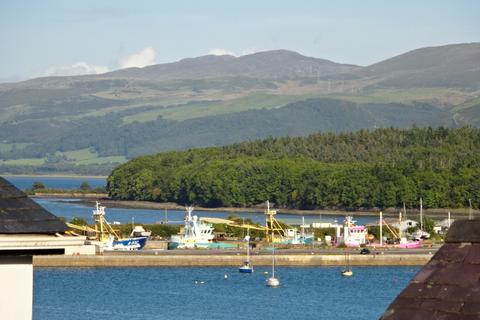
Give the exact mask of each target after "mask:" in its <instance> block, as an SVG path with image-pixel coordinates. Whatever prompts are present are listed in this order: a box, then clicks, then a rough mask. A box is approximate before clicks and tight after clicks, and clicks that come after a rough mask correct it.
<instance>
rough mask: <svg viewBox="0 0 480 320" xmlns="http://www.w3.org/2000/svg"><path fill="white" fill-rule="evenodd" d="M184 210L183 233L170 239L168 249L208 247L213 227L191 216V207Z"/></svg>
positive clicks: (212, 236) (210, 242) (212, 235)
mask: <svg viewBox="0 0 480 320" xmlns="http://www.w3.org/2000/svg"><path fill="white" fill-rule="evenodd" d="M186 210H187V214H186V215H185V219H184V221H185V225H184V228H183V232H182V233H180V234H178V235H173V236H172V237H171V238H170V242H169V243H168V249H181V248H208V247H210V246H211V244H212V240H213V238H214V234H213V226H212V225H211V224H209V223H205V222H203V221H200V219H199V218H198V217H197V216H196V215H192V212H193V207H187V208H186Z"/></svg>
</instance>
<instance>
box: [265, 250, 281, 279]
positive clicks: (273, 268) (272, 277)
mask: <svg viewBox="0 0 480 320" xmlns="http://www.w3.org/2000/svg"><path fill="white" fill-rule="evenodd" d="M279 285H280V281H279V280H278V279H277V278H275V246H273V249H272V276H271V277H270V278H268V279H267V287H271V288H275V287H278V286H279Z"/></svg>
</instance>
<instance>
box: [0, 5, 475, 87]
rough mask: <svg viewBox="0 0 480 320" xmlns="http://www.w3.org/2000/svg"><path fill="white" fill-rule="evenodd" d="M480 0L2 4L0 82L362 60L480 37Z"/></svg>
mask: <svg viewBox="0 0 480 320" xmlns="http://www.w3.org/2000/svg"><path fill="white" fill-rule="evenodd" d="M479 17H480V1H473V0H472V1H467V0H465V1H461V0H456V1H441V0H436V1H414V0H411V1H408V0H404V1H373V0H357V1H353V0H351V1H347V0H344V1H342V0H340V1H302V0H297V1H280V0H277V1H260V0H257V1H248V0H243V1H226V0H224V1H206V0H203V1H182V0H179V1H165V2H164V1H140V0H137V1H120V0H116V1H99V0H96V1H91V0H82V1H48V0H43V1H33V0H32V1H22V0H15V1H9V2H6V1H1V2H0V43H1V44H2V45H1V46H2V47H1V50H0V82H1V81H16V80H20V79H26V78H30V77H36V76H43V75H52V74H80V73H92V72H93V73H95V72H97V73H98V72H105V71H107V70H114V69H118V68H121V67H127V66H144V65H149V64H152V63H163V62H172V61H176V60H179V59H182V58H185V57H195V56H200V55H205V54H208V53H216V54H221V53H232V54H235V55H242V54H248V53H252V52H256V51H263V50H269V49H290V50H294V51H298V52H300V53H302V54H304V55H308V56H314V57H318V58H325V59H330V60H333V61H336V62H344V63H353V64H359V65H368V64H371V63H375V62H378V61H381V60H382V59H385V58H389V57H392V56H394V55H398V54H401V53H404V52H406V51H409V50H412V49H416V48H420V47H425V46H435V45H443V44H449V43H462V42H479V41H480V18H479Z"/></svg>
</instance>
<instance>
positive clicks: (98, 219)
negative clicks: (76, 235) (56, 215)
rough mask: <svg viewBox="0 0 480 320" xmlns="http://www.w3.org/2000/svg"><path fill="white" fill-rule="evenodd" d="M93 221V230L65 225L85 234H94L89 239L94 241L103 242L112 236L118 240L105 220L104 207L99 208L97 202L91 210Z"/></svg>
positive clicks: (86, 227)
mask: <svg viewBox="0 0 480 320" xmlns="http://www.w3.org/2000/svg"><path fill="white" fill-rule="evenodd" d="M93 219H94V220H95V228H91V227H89V226H78V225H75V224H71V223H67V226H69V227H70V228H72V229H75V230H79V231H83V232H86V233H87V234H88V233H91V234H94V236H93V237H90V238H91V239H92V240H93V239H95V240H98V241H102V242H104V241H107V240H108V239H109V237H110V236H114V237H115V239H119V236H118V234H117V233H116V232H115V230H114V229H113V228H112V226H111V225H110V224H109V223H108V222H107V220H106V219H105V207H103V206H100V204H99V202H98V201H97V204H96V207H95V209H94V210H93Z"/></svg>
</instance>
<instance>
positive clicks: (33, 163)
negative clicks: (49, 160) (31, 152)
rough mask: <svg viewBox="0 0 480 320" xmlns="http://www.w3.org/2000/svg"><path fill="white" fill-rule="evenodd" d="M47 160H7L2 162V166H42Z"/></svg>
mask: <svg viewBox="0 0 480 320" xmlns="http://www.w3.org/2000/svg"><path fill="white" fill-rule="evenodd" d="M45 160H46V159H45V158H39V159H35V158H32V159H15V160H5V161H0V164H4V165H10V166H11V165H14V166H40V165H42V164H44V163H45Z"/></svg>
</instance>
